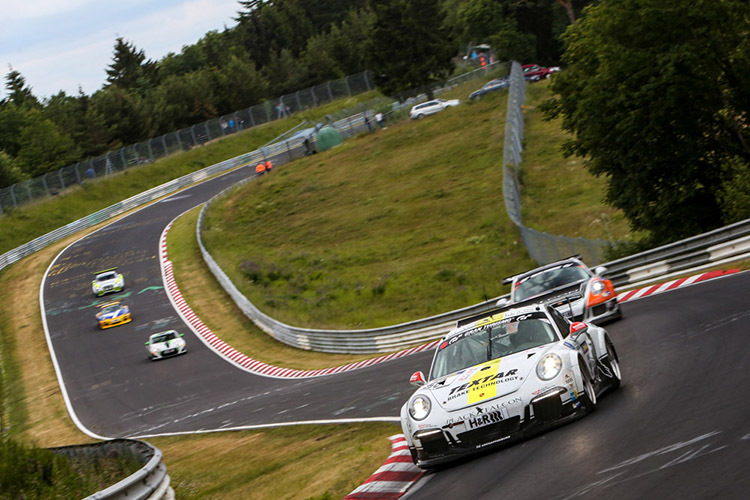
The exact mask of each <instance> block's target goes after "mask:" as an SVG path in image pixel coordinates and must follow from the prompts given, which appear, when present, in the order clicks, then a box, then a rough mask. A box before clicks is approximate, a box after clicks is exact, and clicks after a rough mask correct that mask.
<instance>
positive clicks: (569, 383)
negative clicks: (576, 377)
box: [565, 372, 575, 389]
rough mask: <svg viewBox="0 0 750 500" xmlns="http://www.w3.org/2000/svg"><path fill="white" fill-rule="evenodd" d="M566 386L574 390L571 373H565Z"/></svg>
mask: <svg viewBox="0 0 750 500" xmlns="http://www.w3.org/2000/svg"><path fill="white" fill-rule="evenodd" d="M565 384H566V385H567V386H568V387H570V388H571V389H573V388H574V387H575V385H574V384H573V376H572V375H571V374H570V372H565Z"/></svg>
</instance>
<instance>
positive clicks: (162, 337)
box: [151, 332, 177, 344]
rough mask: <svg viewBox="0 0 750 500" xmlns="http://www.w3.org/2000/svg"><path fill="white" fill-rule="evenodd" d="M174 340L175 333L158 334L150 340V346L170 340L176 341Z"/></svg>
mask: <svg viewBox="0 0 750 500" xmlns="http://www.w3.org/2000/svg"><path fill="white" fill-rule="evenodd" d="M176 338H177V333H176V332H164V333H160V334H158V335H154V336H153V337H152V338H151V343H152V344H159V343H161V342H166V341H167V340H172V339H176Z"/></svg>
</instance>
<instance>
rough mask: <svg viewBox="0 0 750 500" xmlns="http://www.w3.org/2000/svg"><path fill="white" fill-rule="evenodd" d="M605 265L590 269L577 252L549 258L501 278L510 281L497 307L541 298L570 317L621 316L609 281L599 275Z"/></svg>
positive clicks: (598, 319)
mask: <svg viewBox="0 0 750 500" xmlns="http://www.w3.org/2000/svg"><path fill="white" fill-rule="evenodd" d="M606 272H607V268H606V267H604V266H599V267H597V268H595V269H594V270H593V271H592V270H591V269H589V268H588V267H586V264H584V263H583V261H581V259H580V256H579V255H574V256H572V257H568V258H567V259H563V260H559V261H557V262H552V263H550V264H546V265H544V266H541V267H538V268H536V269H532V270H531V271H527V272H525V273H523V274H519V275H517V276H511V277H510V278H505V279H504V280H503V283H504V284H508V283H510V284H511V291H510V299H506V298H502V299H500V300H498V301H497V305H498V307H506V306H510V305H516V306H520V305H525V304H530V303H535V302H545V303H547V304H550V305H552V306H553V307H554V308H556V309H557V310H558V311H560V312H561V313H562V314H563V315H564V316H566V317H568V318H570V319H571V320H573V321H585V322H587V323H596V324H601V323H604V322H607V321H611V320H615V319H619V318H621V317H622V311H621V310H620V304H619V303H618V302H617V293H616V292H615V287H614V285H613V284H612V282H611V281H610V280H608V279H605V278H604V277H602V275H603V274H604V273H606Z"/></svg>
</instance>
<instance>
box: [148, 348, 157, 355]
mask: <svg viewBox="0 0 750 500" xmlns="http://www.w3.org/2000/svg"><path fill="white" fill-rule="evenodd" d="M148 352H150V353H151V354H156V353H157V352H159V349H158V348H156V347H150V348H149V350H148Z"/></svg>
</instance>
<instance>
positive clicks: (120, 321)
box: [99, 313, 132, 330]
mask: <svg viewBox="0 0 750 500" xmlns="http://www.w3.org/2000/svg"><path fill="white" fill-rule="evenodd" d="M131 319H132V318H131V317H130V314H129V313H128V314H123V315H122V316H119V317H117V318H112V319H105V320H101V321H99V328H101V329H102V330H106V329H107V328H112V327H113V326H118V325H124V324H125V323H130V321H131Z"/></svg>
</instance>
